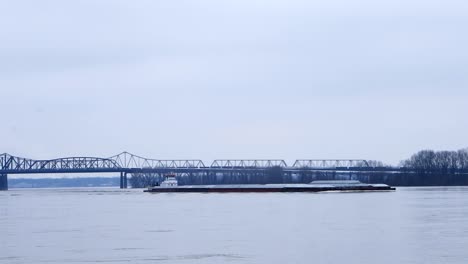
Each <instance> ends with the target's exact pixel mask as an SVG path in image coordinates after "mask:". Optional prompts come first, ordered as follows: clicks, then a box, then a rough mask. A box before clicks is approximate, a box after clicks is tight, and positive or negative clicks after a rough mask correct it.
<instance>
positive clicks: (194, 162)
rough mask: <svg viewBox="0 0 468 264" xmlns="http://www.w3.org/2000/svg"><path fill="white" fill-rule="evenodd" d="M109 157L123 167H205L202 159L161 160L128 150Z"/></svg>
mask: <svg viewBox="0 0 468 264" xmlns="http://www.w3.org/2000/svg"><path fill="white" fill-rule="evenodd" d="M109 159H112V160H114V161H115V162H116V163H117V164H119V165H120V166H121V167H122V168H169V169H171V168H172V169H192V168H205V164H204V163H203V161H202V160H198V159H187V160H160V159H148V158H144V157H141V156H138V155H134V154H131V153H128V152H122V153H120V154H118V155H115V156H112V157H110V158H109Z"/></svg>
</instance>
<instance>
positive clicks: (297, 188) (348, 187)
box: [144, 175, 395, 193]
mask: <svg viewBox="0 0 468 264" xmlns="http://www.w3.org/2000/svg"><path fill="white" fill-rule="evenodd" d="M394 190H395V188H394V187H391V186H388V185H386V184H366V183H361V182H359V181H313V182H311V183H309V184H239V185H227V184H226V185H225V184H223V185H186V186H178V185H177V180H176V179H175V176H172V175H169V176H166V180H165V181H163V182H162V183H161V185H159V184H157V186H153V187H149V188H148V189H146V190H144V191H145V192H150V193H177V192H182V193H184V192H185V193H246V192H249V193H253V192H257V193H261V192H263V193H264V192H331V191H337V192H364V191H394Z"/></svg>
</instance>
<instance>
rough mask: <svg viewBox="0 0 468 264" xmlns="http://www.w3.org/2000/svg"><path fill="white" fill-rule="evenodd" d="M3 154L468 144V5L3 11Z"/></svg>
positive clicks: (388, 155) (363, 152) (350, 151)
mask: <svg viewBox="0 0 468 264" xmlns="http://www.w3.org/2000/svg"><path fill="white" fill-rule="evenodd" d="M0 12H1V16H0V23H1V24H2V25H3V26H2V27H1V28H0V39H1V40H2V41H1V42H0V96H1V98H2V124H3V125H2V129H0V138H2V140H1V141H0V153H3V152H6V153H10V154H12V155H16V156H24V157H29V158H36V159H49V158H56V157H62V156H101V157H109V156H112V155H114V154H117V153H120V152H122V151H128V152H131V153H134V154H138V155H141V156H145V157H149V158H159V159H185V158H194V159H202V160H204V161H210V160H214V159H227V158H242V159H249V158H250V159H254V158H278V159H285V160H287V161H288V162H291V161H293V160H295V159H340V158H348V159H371V160H381V161H383V162H385V163H389V164H392V165H396V164H398V162H399V161H401V160H403V159H406V158H408V157H409V156H411V155H412V154H413V153H415V152H417V151H419V150H422V149H435V150H458V149H461V148H466V147H468V143H467V140H466V132H467V131H468V119H467V118H466V113H468V104H467V103H466V101H467V99H468V88H467V86H468V72H467V71H468V50H467V49H466V47H467V46H468V34H467V29H466V25H467V24H468V16H467V14H468V3H466V2H464V1H456V0H448V1H441V0H432V1H419V0H413V1H402V0H400V1H390V0H384V1H380V2H379V3H374V2H373V1H369V0H355V1H351V2H350V1H344V0H332V1H322V0H319V1H312V2H311V1H300V0H293V1H222V2H220V1H211V0H205V1H171V2H165V1H137V2H134V1H123V0H122V1H111V0H103V1H78V2H63V1H57V0H50V1H39V2H37V1H1V2H0Z"/></svg>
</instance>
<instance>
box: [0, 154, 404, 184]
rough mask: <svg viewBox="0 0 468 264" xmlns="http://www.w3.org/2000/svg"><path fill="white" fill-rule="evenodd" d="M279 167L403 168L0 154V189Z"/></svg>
mask: <svg viewBox="0 0 468 264" xmlns="http://www.w3.org/2000/svg"><path fill="white" fill-rule="evenodd" d="M277 167H280V168H281V169H282V170H283V172H285V173H299V172H304V171H348V172H381V171H390V172H395V171H400V168H391V167H372V166H369V162H367V161H366V160H358V159H321V160H319V159H308V160H296V161H295V162H294V163H293V165H292V166H289V165H288V164H287V163H286V162H285V161H284V160H281V159H250V160H249V159H239V160H232V159H220V160H214V161H213V162H212V163H211V164H210V165H209V166H207V165H206V164H205V163H204V162H203V161H202V160H197V159H187V160H161V159H149V158H144V157H141V156H138V155H134V154H131V153H128V152H122V153H120V154H118V155H115V156H111V157H109V158H100V157H66V158H57V159H50V160H35V159H28V158H21V157H16V156H13V155H10V154H6V153H5V154H1V155H0V190H2V189H3V190H6V189H8V181H7V176H8V174H52V173H120V188H127V174H135V173H161V174H163V173H176V174H194V173H206V174H210V173H223V172H246V173H248V172H262V171H265V170H268V169H271V168H277Z"/></svg>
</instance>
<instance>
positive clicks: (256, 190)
mask: <svg viewBox="0 0 468 264" xmlns="http://www.w3.org/2000/svg"><path fill="white" fill-rule="evenodd" d="M394 190H395V188H393V187H390V186H352V187H351V186H347V187H312V186H310V187H183V186H181V187H174V188H161V187H154V188H150V189H148V190H144V191H145V192H150V193H174V192H187V193H245V192H251V193H265V192H273V193H275V192H283V193H284V192H330V191H338V192H352V191H355V192H360V191H361V192H364V191H394Z"/></svg>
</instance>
